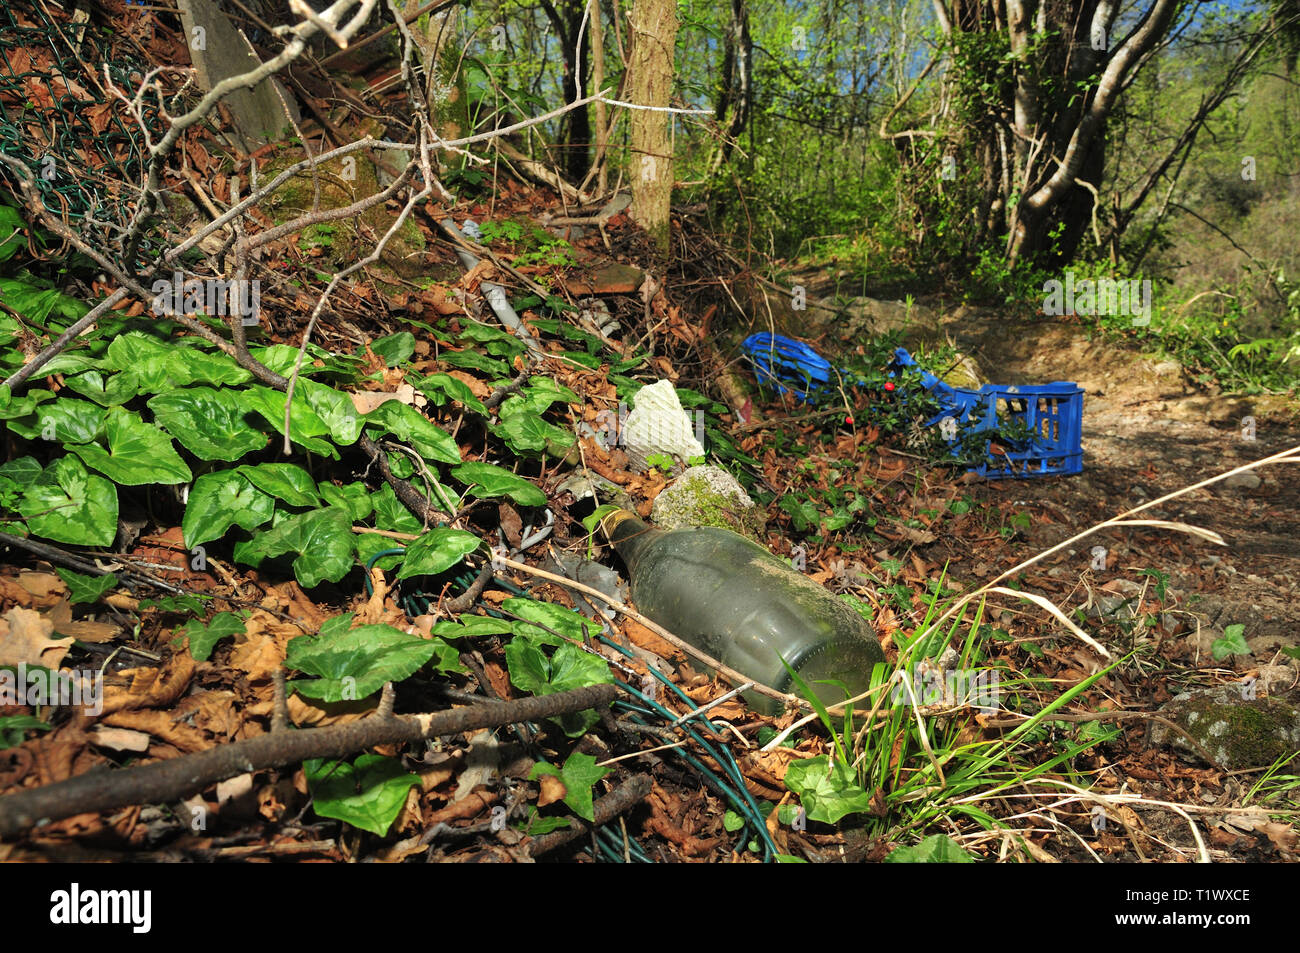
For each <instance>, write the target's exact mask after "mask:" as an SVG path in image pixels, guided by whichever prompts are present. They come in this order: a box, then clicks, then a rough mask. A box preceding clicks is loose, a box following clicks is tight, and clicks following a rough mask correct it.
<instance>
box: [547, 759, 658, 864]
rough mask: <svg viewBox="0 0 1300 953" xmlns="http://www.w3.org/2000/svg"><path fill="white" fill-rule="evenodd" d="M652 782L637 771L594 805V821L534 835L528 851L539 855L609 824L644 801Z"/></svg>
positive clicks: (647, 776)
mask: <svg viewBox="0 0 1300 953" xmlns="http://www.w3.org/2000/svg"><path fill="white" fill-rule="evenodd" d="M652 786H653V784H652V781H651V778H650V775H648V774H638V775H635V776H634V777H631V778H628V780H626V781H624V782H623V783H622V784H620V785H619V786H618V787H616V788H615V789H614V790H613V791H611V792H610V793H609V794H606V795H605V796H604V797H603V798H601V799H600V800H599V801H597V802H596V803H595V804H594V805H593V807H592V814H593V816H594V817H595V822H594V823H591V824H588V823H587V822H586V821H582V822H581V823H575V824H573V825H572V826H570V827H566V828H564V829H562V830H558V831H552V832H551V833H549V834H543V835H542V836H541V837H535V838H533V840H532V841H531V842H530V843H529V853H530V854H531V855H532V856H534V857H540V856H541V855H542V854H545V853H548V852H549V851H552V850H555V848H557V847H560V846H562V845H564V844H567V843H569V841H574V840H577V839H578V838H579V837H582V836H584V835H586V834H588V833H590V832H591V831H592V830H593V829H595V828H597V827H600V826H601V825H602V824H608V823H609V822H610V821H612V820H613V819H614V818H616V817H618V816H619V815H620V814H624V813H626V812H628V811H630V810H631V809H632V808H634V807H636V806H637V805H638V804H640V803H641V802H642V801H644V800H645V798H646V796H647V795H648V794H649V793H650V788H651V787H652Z"/></svg>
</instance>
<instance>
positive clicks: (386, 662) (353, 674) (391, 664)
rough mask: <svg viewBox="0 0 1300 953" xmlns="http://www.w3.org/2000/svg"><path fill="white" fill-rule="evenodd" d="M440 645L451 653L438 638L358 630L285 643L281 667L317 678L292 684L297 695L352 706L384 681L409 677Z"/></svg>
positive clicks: (378, 627) (375, 629) (379, 628)
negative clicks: (341, 702)
mask: <svg viewBox="0 0 1300 953" xmlns="http://www.w3.org/2000/svg"><path fill="white" fill-rule="evenodd" d="M443 646H446V647H447V648H450V649H452V651H453V653H454V652H455V649H454V648H452V647H451V646H449V645H447V643H446V642H444V641H443V640H442V639H424V638H421V637H420V636H418V635H408V634H407V633H405V632H403V631H401V630H400V629H395V628H393V627H392V626H391V625H363V626H359V627H358V628H355V629H347V630H342V631H340V630H338V629H332V630H330V631H329V633H328V634H326V632H325V631H322V632H321V634H320V635H301V636H298V637H297V638H294V639H290V640H289V647H288V650H287V652H286V656H285V660H284V664H285V666H286V667H288V668H292V669H295V670H297V671H299V672H304V673H306V674H308V675H316V676H319V677H318V678H315V679H300V680H297V681H295V682H294V683H293V687H294V689H295V690H296V691H297V692H298V694H300V695H305V696H307V697H308V698H319V699H321V700H323V701H326V702H339V701H355V700H357V699H360V698H367V697H369V696H370V695H373V694H374V693H375V692H377V691H379V690H380V689H381V688H383V687H384V683H385V682H400V681H403V680H404V679H407V678H409V677H410V676H412V675H414V674H415V673H416V672H418V671H419V670H420V668H421V667H422V666H423V665H424V664H425V663H427V662H428V661H429V660H430V659H431V658H433V657H434V655H435V654H436V653H438V652H439V651H440V649H441V648H442V647H443Z"/></svg>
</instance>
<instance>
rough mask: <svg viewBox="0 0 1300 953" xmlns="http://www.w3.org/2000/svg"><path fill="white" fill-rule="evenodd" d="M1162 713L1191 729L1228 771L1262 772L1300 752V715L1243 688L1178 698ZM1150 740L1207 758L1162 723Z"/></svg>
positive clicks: (1154, 727)
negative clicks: (1247, 695)
mask: <svg viewBox="0 0 1300 953" xmlns="http://www.w3.org/2000/svg"><path fill="white" fill-rule="evenodd" d="M1160 713H1161V714H1162V715H1164V716H1165V717H1166V718H1168V719H1169V720H1170V721H1172V722H1174V724H1176V725H1178V726H1180V727H1181V728H1183V729H1184V730H1186V731H1187V733H1188V734H1190V735H1191V736H1192V737H1193V738H1195V739H1196V741H1197V743H1198V744H1200V746H1201V747H1202V748H1204V749H1205V754H1208V755H1209V756H1210V758H1211V760H1212V762H1213V764H1214V765H1215V766H1216V767H1219V768H1222V769H1223V770H1225V771H1236V770H1239V769H1242V768H1259V767H1265V766H1267V765H1270V764H1272V763H1273V762H1274V761H1276V760H1277V759H1278V758H1281V757H1285V756H1286V755H1289V754H1294V753H1295V752H1296V751H1298V750H1300V711H1297V710H1296V709H1295V708H1293V707H1292V706H1291V705H1288V704H1287V703H1286V702H1284V701H1282V700H1281V699H1278V698H1274V697H1270V698H1242V686H1240V685H1221V686H1219V687H1218V688H1212V689H1202V690H1200V691H1196V692H1187V693H1184V694H1182V695H1178V696H1176V697H1175V698H1173V699H1172V700H1171V701H1169V702H1167V703H1166V704H1165V705H1163V706H1162V707H1161V709H1160ZM1151 740H1152V741H1153V742H1154V743H1155V744H1169V745H1172V746H1173V747H1174V748H1177V749H1178V750H1180V751H1184V752H1188V753H1191V754H1195V755H1197V756H1198V757H1204V755H1202V754H1201V752H1200V751H1197V750H1196V748H1195V747H1194V746H1193V745H1191V744H1190V743H1189V742H1188V740H1187V739H1186V738H1185V737H1183V736H1182V735H1180V734H1179V733H1178V732H1175V731H1172V730H1170V729H1169V728H1167V727H1166V726H1165V725H1162V724H1159V723H1158V722H1157V723H1155V724H1153V725H1152V728H1151Z"/></svg>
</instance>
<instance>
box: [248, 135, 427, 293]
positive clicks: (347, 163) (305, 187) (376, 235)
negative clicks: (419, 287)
mask: <svg viewBox="0 0 1300 953" xmlns="http://www.w3.org/2000/svg"><path fill="white" fill-rule="evenodd" d="M301 160H302V155H301V154H300V153H298V152H296V151H294V150H285V151H284V152H283V153H282V154H280V155H278V156H276V157H275V158H274V159H273V160H271V162H270V163H269V164H268V165H267V167H266V168H265V169H263V170H262V176H263V177H264V179H272V178H275V177H276V176H277V175H279V174H280V173H281V172H283V171H284V170H285V169H287V168H288V167H289V166H291V165H294V164H295V163H297V162H299V161H301ZM317 185H319V187H320V202H319V204H316V187H317ZM379 191H381V189H380V187H379V182H378V179H377V177H376V172H375V165H374V163H373V162H372V161H371V159H370V157H369V156H367V155H365V154H363V153H353V154H352V155H350V156H343V157H341V158H338V159H332V160H330V161H328V162H321V163H320V164H318V165H317V166H316V170H315V176H314V177H313V175H312V172H311V170H310V169H306V170H303V171H302V172H300V173H298V174H297V175H294V176H293V177H292V178H290V179H289V181H287V182H285V183H284V185H282V186H281V187H280V188H279V189H277V190H276V192H275V194H274V195H272V196H271V197H270V199H269V200H268V201H267V202H266V203H265V205H264V208H265V210H266V211H267V213H268V214H269V215H270V216H271V219H272V221H274V222H275V224H276V225H282V224H284V223H285V222H288V221H291V220H293V219H295V218H297V217H298V216H300V215H304V214H306V213H308V212H310V211H312V210H313V209H320V210H322V211H324V210H329V209H339V208H346V207H347V206H349V205H352V204H353V203H355V202H359V201H361V200H362V199H364V198H366V197H367V196H371V195H374V194H376V193H377V192H379ZM396 220H397V213H396V212H395V211H392V210H390V209H388V208H387V207H386V205H385V203H380V204H378V205H373V206H371V207H370V208H368V209H366V210H365V211H364V212H362V213H361V214H360V215H359V216H357V217H355V218H344V219H335V220H333V221H329V222H322V223H320V224H318V225H312V226H308V227H307V228H305V229H303V231H302V232H301V233H300V234H299V235H298V247H299V248H301V249H302V250H303V251H307V252H312V253H314V254H316V255H317V256H318V258H319V262H320V269H321V270H322V271H337V270H339V269H341V268H344V267H346V266H348V265H350V264H352V263H353V262H355V261H356V260H357V259H359V258H364V257H365V256H366V255H368V254H370V253H371V251H372V250H373V249H374V247H375V243H376V242H378V241H379V239H380V238H382V237H383V236H384V234H385V233H387V231H388V230H389V229H390V228H392V226H393V222H394V221H396ZM424 251H425V240H424V234H423V233H422V232H421V231H420V229H419V226H417V225H416V224H415V222H414V221H412V220H411V218H410V217H408V218H407V219H406V221H405V222H403V223H402V227H401V228H399V229H398V230H397V233H396V234H395V235H393V237H392V238H390V239H389V240H388V244H387V245H386V246H385V247H384V253H383V254H382V255H380V257H379V263H380V265H381V266H382V267H381V268H380V269H379V270H380V271H383V270H387V271H388V272H389V273H390V274H392V275H393V276H394V278H397V277H401V278H406V279H414V278H418V277H422V276H423V275H424V273H425V270H426V269H425V254H424Z"/></svg>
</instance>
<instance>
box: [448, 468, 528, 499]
mask: <svg viewBox="0 0 1300 953" xmlns="http://www.w3.org/2000/svg"><path fill="white" fill-rule="evenodd" d="M451 475H452V476H453V477H455V478H456V479H457V480H459V481H460V482H461V483H464V484H465V485H466V486H469V487H477V490H475V491H474V495H475V496H478V497H480V498H483V499H487V498H490V497H494V496H508V497H510V499H512V500H514V501H515V502H516V503H518V504H519V505H521V506H545V505H546V494H545V493H543V492H542V491H541V490H539V489H538V488H537V487H535V486H534V485H533V484H531V483H529V482H528V481H527V480H525V479H524V478H523V477H520V476H516V475H515V474H513V473H511V472H510V471H509V470H507V469H506V468H505V467H499V466H497V465H496V464H492V463H463V464H461V465H460V466H458V467H453V468H452V471H451Z"/></svg>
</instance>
